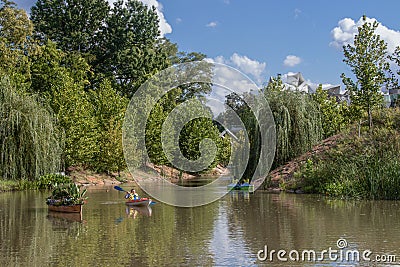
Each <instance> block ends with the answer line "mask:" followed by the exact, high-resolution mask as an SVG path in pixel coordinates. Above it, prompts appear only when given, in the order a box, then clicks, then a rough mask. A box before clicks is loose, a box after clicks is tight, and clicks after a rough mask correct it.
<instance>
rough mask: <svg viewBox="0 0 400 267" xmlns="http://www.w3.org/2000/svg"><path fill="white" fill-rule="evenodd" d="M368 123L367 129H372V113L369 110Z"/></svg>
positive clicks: (369, 109)
mask: <svg viewBox="0 0 400 267" xmlns="http://www.w3.org/2000/svg"><path fill="white" fill-rule="evenodd" d="M368 123H369V129H370V130H371V129H372V111H371V108H368Z"/></svg>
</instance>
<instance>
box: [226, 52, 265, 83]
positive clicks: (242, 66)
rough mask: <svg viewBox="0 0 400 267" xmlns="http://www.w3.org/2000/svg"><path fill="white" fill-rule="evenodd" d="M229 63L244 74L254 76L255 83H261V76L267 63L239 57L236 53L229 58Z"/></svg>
mask: <svg viewBox="0 0 400 267" xmlns="http://www.w3.org/2000/svg"><path fill="white" fill-rule="evenodd" d="M230 61H231V62H232V63H233V65H234V66H236V67H237V68H238V69H239V70H241V71H243V72H244V73H246V74H250V75H252V76H254V78H255V79H256V82H258V83H261V81H262V78H263V77H262V74H263V72H264V71H265V68H266V66H267V63H265V62H259V61H257V60H252V59H250V58H248V57H247V56H241V55H239V54H237V53H234V54H233V55H232V56H231V57H230Z"/></svg>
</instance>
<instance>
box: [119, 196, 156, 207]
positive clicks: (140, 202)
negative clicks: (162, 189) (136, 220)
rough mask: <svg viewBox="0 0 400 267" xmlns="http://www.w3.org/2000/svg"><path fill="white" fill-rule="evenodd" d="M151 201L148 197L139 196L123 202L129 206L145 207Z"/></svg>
mask: <svg viewBox="0 0 400 267" xmlns="http://www.w3.org/2000/svg"><path fill="white" fill-rule="evenodd" d="M150 203H151V199H150V198H140V199H136V200H128V201H127V202H126V203H125V204H126V205H127V206H130V207H134V206H136V207H147V206H149V205H150Z"/></svg>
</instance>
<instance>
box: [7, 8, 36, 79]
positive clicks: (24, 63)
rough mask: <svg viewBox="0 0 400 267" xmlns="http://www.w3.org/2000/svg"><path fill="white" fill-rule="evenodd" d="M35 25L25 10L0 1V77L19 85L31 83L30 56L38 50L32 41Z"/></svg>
mask: <svg viewBox="0 0 400 267" xmlns="http://www.w3.org/2000/svg"><path fill="white" fill-rule="evenodd" d="M32 31H33V24H32V22H31V21H30V20H29V18H28V15H27V14H26V12H25V10H23V9H18V8H17V6H16V5H15V4H14V3H13V2H10V1H7V0H0V75H7V76H9V77H10V78H11V79H12V81H16V82H17V83H29V79H30V62H29V57H28V55H31V54H32V53H34V52H35V51H36V50H37V46H36V45H35V43H34V42H32V40H31V38H30V37H31V36H32Z"/></svg>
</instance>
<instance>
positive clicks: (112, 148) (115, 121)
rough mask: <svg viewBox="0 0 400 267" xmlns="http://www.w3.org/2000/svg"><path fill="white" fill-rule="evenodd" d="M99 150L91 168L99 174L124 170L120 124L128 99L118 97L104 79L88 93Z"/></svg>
mask: <svg viewBox="0 0 400 267" xmlns="http://www.w3.org/2000/svg"><path fill="white" fill-rule="evenodd" d="M90 102H91V104H92V106H93V107H94V108H93V117H94V119H95V120H96V133H97V140H98V141H97V142H98V145H99V148H98V150H97V153H96V155H95V162H94V165H93V168H95V169H96V170H97V171H100V172H114V171H117V172H120V171H121V170H123V169H125V167H126V166H125V160H124V155H123V147H122V124H123V120H124V115H125V110H126V107H127V105H128V99H127V98H125V97H123V96H121V95H119V94H118V93H117V92H116V91H115V89H113V88H112V86H111V83H110V82H109V81H108V80H107V79H105V80H104V81H103V82H102V83H101V84H100V86H99V88H98V89H96V90H92V91H90Z"/></svg>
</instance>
